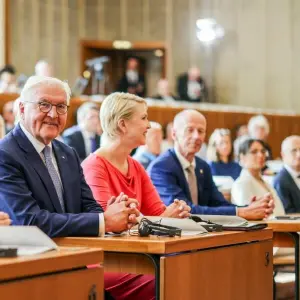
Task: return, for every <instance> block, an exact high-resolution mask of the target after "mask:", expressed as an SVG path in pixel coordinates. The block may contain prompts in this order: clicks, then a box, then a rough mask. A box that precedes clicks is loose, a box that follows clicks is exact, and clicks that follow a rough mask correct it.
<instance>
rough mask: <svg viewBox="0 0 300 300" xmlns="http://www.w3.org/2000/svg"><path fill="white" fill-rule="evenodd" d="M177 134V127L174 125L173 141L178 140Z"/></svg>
mask: <svg viewBox="0 0 300 300" xmlns="http://www.w3.org/2000/svg"><path fill="white" fill-rule="evenodd" d="M176 135H177V131H176V129H175V128H174V127H173V128H172V139H173V141H176Z"/></svg>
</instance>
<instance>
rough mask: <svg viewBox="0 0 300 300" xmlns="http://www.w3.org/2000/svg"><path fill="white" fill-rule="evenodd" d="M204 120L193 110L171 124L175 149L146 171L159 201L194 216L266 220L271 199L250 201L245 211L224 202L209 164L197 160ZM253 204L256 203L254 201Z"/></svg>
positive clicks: (270, 210)
mask: <svg viewBox="0 0 300 300" xmlns="http://www.w3.org/2000/svg"><path fill="white" fill-rule="evenodd" d="M205 134H206V119H205V117H204V116H203V115H202V114H201V113H199V112H198V111H196V110H185V111H182V112H180V113H179V114H177V115H176V117H175V119H174V123H173V139H174V142H175V144H174V149H170V150H168V151H167V152H165V153H164V154H162V155H161V156H160V157H158V158H157V159H156V160H155V161H153V162H152V163H151V164H150V166H149V167H148V172H149V175H150V177H151V179H152V182H153V184H154V185H155V187H156V189H157V191H158V193H159V195H160V197H161V199H162V200H163V201H164V202H165V204H166V205H170V204H171V203H172V202H173V201H174V199H176V198H177V199H180V200H184V201H186V202H187V204H188V205H189V206H191V208H192V210H191V212H192V213H194V214H208V215H212V214H214V215H238V216H240V217H244V218H246V219H249V220H255V219H262V218H264V217H267V216H269V215H270V214H271V213H272V212H273V209H274V201H273V199H272V197H271V195H269V194H268V195H265V196H264V197H261V198H260V199H252V203H251V204H250V205H249V206H247V207H237V206H235V205H233V204H231V203H229V202H227V201H226V200H225V198H224V197H223V195H222V194H221V193H220V192H219V191H218V189H217V187H216V186H215V184H214V182H213V179H212V175H211V172H210V168H209V166H208V164H207V163H206V162H205V161H204V160H202V159H200V158H198V157H196V156H195V155H196V153H197V152H198V151H199V150H200V148H201V145H202V143H203V142H204V138H205ZM254 200H255V201H254Z"/></svg>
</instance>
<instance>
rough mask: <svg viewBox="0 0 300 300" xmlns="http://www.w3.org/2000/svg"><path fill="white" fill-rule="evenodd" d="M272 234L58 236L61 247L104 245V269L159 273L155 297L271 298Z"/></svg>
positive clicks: (237, 299)
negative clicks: (170, 236)
mask: <svg viewBox="0 0 300 300" xmlns="http://www.w3.org/2000/svg"><path fill="white" fill-rule="evenodd" d="M271 239H272V231H271V230H268V229H266V230H262V231H254V232H222V233H210V234H207V235H203V236H197V237H175V238H168V237H157V236H150V237H147V238H141V237H137V236H123V237H108V238H59V239H55V242H56V243H58V244H59V245H64V246H66V245H69V246H71V245H72V246H74V245H81V246H89V247H101V248H102V249H103V250H104V270H105V271H110V272H128V273H136V274H155V279H156V299H167V300H169V299H172V300H173V299H176V300H177V299H178V300H180V299H182V300H185V299H189V300H193V299H201V300H208V299H209V300H212V299H222V300H240V299H248V300H259V299H261V300H269V299H270V300H271V299H272V294H273V291H272V288H273V282H272V273H273V265H272V260H273V258H272V256H273V254H272V240H271Z"/></svg>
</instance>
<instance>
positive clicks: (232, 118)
mask: <svg viewBox="0 0 300 300" xmlns="http://www.w3.org/2000/svg"><path fill="white" fill-rule="evenodd" d="M17 97H18V95H17V94H0V114H1V113H2V107H3V104H4V103H5V102H7V101H10V100H14V99H16V98H17ZM87 99H89V98H87ZM87 99H85V98H83V97H82V98H72V99H71V103H70V108H69V112H68V117H67V124H66V128H68V127H70V126H72V125H74V124H76V111H77V109H78V107H79V106H80V105H81V104H83V103H84V102H86V101H88V100H87ZM161 103H162V102H161ZM162 104H163V103H162ZM99 106H100V103H99ZM186 107H187V106H186ZM197 107H198V109H199V110H200V111H201V112H202V113H203V114H204V115H205V117H206V118H207V120H208V123H207V134H206V137H207V139H208V138H209V137H210V135H211V133H212V132H213V130H214V129H215V128H229V129H231V130H232V129H234V128H235V126H237V125H240V124H246V123H247V122H248V121H249V119H250V118H251V117H252V116H253V115H255V114H257V113H255V112H245V111H243V108H242V107H240V108H239V111H230V108H228V109H225V108H224V106H222V105H221V106H218V105H213V106H209V105H204V104H203V105H202V104H199V106H197ZM184 108H185V106H183V105H182V104H178V106H174V107H170V106H163V105H162V106H161V105H157V104H153V105H150V106H149V108H148V115H149V120H151V121H156V122H158V123H160V124H162V125H163V126H165V125H166V124H168V123H169V122H171V121H173V119H174V116H175V115H176V114H177V113H178V112H180V111H181V110H183V109H184ZM262 113H263V112H262ZM263 114H264V115H265V116H266V117H267V119H268V121H269V123H270V128H271V134H270V136H269V140H268V143H269V144H270V146H271V148H272V151H273V156H274V157H275V158H276V157H279V156H280V146H281V142H282V141H283V140H284V138H286V137H287V136H289V135H292V134H298V133H299V132H300V115H285V114H279V113H276V114H275V113H274V114H272V113H263ZM274 133H276V134H274Z"/></svg>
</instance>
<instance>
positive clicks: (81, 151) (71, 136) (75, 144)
mask: <svg viewBox="0 0 300 300" xmlns="http://www.w3.org/2000/svg"><path fill="white" fill-rule="evenodd" d="M63 139H64V142H65V143H66V144H67V145H68V146H70V147H72V148H74V149H75V150H76V152H77V154H78V156H79V158H80V160H81V161H83V160H84V159H85V158H86V157H87V153H86V151H85V143H84V138H83V134H82V131H81V129H80V127H79V126H77V125H76V126H72V127H71V128H68V129H67V130H65V132H64V133H63ZM96 140H97V147H98V148H99V147H100V136H99V135H96Z"/></svg>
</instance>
